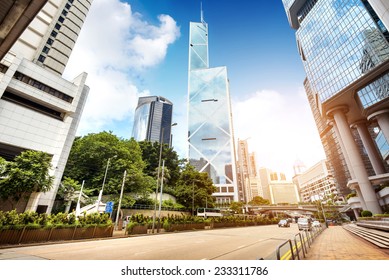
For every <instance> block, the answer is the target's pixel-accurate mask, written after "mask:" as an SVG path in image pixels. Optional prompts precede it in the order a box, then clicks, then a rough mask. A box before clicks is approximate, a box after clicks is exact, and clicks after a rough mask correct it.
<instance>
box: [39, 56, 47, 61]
mask: <svg viewBox="0 0 389 280" xmlns="http://www.w3.org/2000/svg"><path fill="white" fill-rule="evenodd" d="M45 59H46V57H45V56H43V55H40V56H39V58H38V61H40V62H44V61H45Z"/></svg>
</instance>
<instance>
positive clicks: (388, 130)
mask: <svg viewBox="0 0 389 280" xmlns="http://www.w3.org/2000/svg"><path fill="white" fill-rule="evenodd" d="M367 119H368V120H372V119H376V120H377V123H378V125H379V126H380V128H381V130H382V133H383V134H384V136H385V139H386V141H387V142H388V143H389V110H388V109H386V110H381V111H378V112H375V113H373V114H371V115H370V116H368V117H367Z"/></svg>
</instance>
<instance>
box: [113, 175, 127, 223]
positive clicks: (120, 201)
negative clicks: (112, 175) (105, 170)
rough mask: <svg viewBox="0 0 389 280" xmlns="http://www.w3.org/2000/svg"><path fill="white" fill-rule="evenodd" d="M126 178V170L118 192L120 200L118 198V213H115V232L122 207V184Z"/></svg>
mask: <svg viewBox="0 0 389 280" xmlns="http://www.w3.org/2000/svg"><path fill="white" fill-rule="evenodd" d="M126 176H127V170H124V175H123V183H122V189H121V190H120V198H119V204H118V211H117V213H116V220H115V230H118V221H119V214H120V207H121V205H122V198H123V189H124V183H125V182H126Z"/></svg>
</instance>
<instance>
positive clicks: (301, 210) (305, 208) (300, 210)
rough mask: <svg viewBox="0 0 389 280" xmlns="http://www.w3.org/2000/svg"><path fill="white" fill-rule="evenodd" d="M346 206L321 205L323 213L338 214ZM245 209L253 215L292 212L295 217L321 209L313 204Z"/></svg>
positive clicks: (247, 207)
mask: <svg viewBox="0 0 389 280" xmlns="http://www.w3.org/2000/svg"><path fill="white" fill-rule="evenodd" d="M345 206H347V205H323V207H324V211H325V212H333V211H334V210H335V209H336V211H338V212H343V211H342V210H343V209H344V208H345ZM245 208H246V209H247V210H248V211H252V212H254V213H266V212H284V213H285V212H286V211H287V212H294V213H296V215H298V214H300V215H304V214H306V215H307V214H312V213H316V212H318V211H321V209H318V207H317V205H315V204H307V205H291V204H289V205H258V206H252V205H246V206H245Z"/></svg>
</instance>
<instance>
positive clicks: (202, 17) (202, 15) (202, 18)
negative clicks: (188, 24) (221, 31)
mask: <svg viewBox="0 0 389 280" xmlns="http://www.w3.org/2000/svg"><path fill="white" fill-rule="evenodd" d="M200 9H201V23H202V24H205V21H204V12H203V1H201V2H200Z"/></svg>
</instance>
